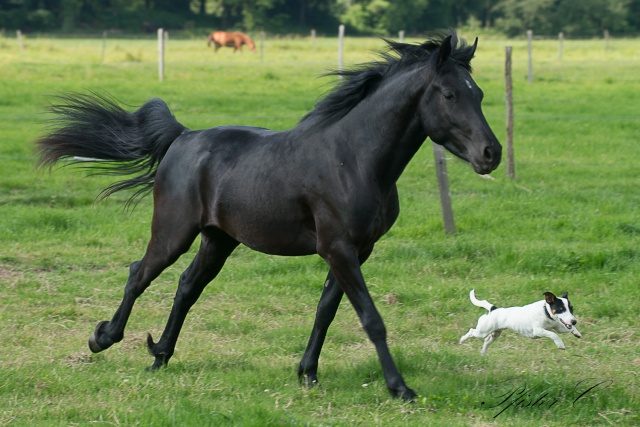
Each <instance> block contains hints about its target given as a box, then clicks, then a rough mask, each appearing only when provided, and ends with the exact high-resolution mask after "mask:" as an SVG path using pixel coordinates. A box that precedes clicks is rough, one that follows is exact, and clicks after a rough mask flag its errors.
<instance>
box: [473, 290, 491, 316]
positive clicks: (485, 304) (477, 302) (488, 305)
mask: <svg viewBox="0 0 640 427" xmlns="http://www.w3.org/2000/svg"><path fill="white" fill-rule="evenodd" d="M469 299H470V300H471V303H472V304H473V305H475V306H476V307H482V308H486V309H487V310H488V311H493V310H495V309H496V308H498V307H496V306H495V305H493V304H491V303H490V302H489V301H487V300H482V301H480V300H478V299H476V293H475V289H471V292H469Z"/></svg>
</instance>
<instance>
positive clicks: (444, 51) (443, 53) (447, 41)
mask: <svg viewBox="0 0 640 427" xmlns="http://www.w3.org/2000/svg"><path fill="white" fill-rule="evenodd" d="M451 37H452V36H451V34H449V35H448V36H447V37H445V38H444V40H443V41H442V44H441V45H440V50H439V51H438V60H437V62H436V68H437V69H438V70H439V69H440V67H442V64H444V62H445V61H446V60H447V58H448V57H449V55H451Z"/></svg>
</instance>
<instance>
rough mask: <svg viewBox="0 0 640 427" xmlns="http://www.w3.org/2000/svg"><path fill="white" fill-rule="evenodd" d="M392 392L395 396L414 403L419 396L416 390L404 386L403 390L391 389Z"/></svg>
mask: <svg viewBox="0 0 640 427" xmlns="http://www.w3.org/2000/svg"><path fill="white" fill-rule="evenodd" d="M391 394H392V395H393V397H396V398H401V399H402V400H403V401H405V402H407V403H413V402H414V401H415V399H416V397H418V394H417V393H416V392H415V391H413V390H411V389H410V388H409V387H404V388H402V389H401V390H393V391H391Z"/></svg>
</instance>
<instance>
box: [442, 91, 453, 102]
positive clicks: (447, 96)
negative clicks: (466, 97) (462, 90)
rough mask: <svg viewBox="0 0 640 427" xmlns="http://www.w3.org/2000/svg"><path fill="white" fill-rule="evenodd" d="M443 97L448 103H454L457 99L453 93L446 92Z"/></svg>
mask: <svg viewBox="0 0 640 427" xmlns="http://www.w3.org/2000/svg"><path fill="white" fill-rule="evenodd" d="M442 96H444V99H446V100H447V101H453V100H454V99H455V98H456V96H455V95H454V93H453V92H445V93H443V94H442Z"/></svg>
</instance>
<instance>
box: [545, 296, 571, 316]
mask: <svg viewBox="0 0 640 427" xmlns="http://www.w3.org/2000/svg"><path fill="white" fill-rule="evenodd" d="M563 298H564V297H563ZM544 300H545V302H546V303H547V304H549V307H550V308H551V314H560V313H564V312H565V311H567V309H566V307H565V306H564V302H563V301H562V300H561V299H559V298H556V296H555V295H554V294H552V293H551V292H545V293H544Z"/></svg>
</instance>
